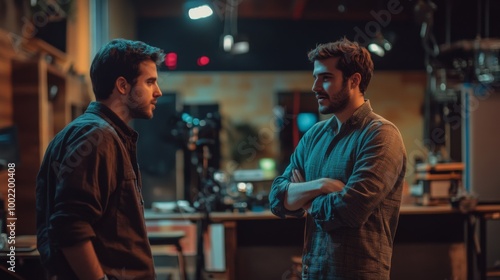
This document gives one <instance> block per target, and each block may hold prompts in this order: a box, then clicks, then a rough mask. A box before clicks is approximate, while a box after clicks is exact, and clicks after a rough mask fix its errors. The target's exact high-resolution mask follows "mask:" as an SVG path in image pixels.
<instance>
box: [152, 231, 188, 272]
mask: <svg viewBox="0 0 500 280" xmlns="http://www.w3.org/2000/svg"><path fill="white" fill-rule="evenodd" d="M185 236H186V234H185V233H184V232H183V231H165V232H149V233H148V238H149V243H150V244H151V245H174V246H175V249H176V250H177V261H178V265H179V276H180V279H181V280H187V275H186V262H185V259H184V254H183V253H182V247H181V243H180V240H181V239H182V238H184V237H185Z"/></svg>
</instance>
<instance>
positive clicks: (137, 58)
mask: <svg viewBox="0 0 500 280" xmlns="http://www.w3.org/2000/svg"><path fill="white" fill-rule="evenodd" d="M163 59H164V54H163V51H162V50H161V49H159V48H156V47H152V46H150V45H148V44H146V43H144V42H140V41H131V40H126V39H114V40H112V41H111V42H109V43H108V44H106V45H104V46H103V47H102V48H101V49H100V50H99V52H98V53H97V54H96V55H95V57H94V60H93V61H92V65H91V66H90V79H91V80H92V88H93V90H94V94H95V97H96V99H97V100H106V99H108V98H109V96H110V95H111V92H112V91H113V87H114V86H115V81H116V79H118V77H124V78H125V79H126V80H127V82H129V83H130V84H132V85H135V83H136V82H137V77H138V76H139V75H140V73H139V64H141V62H143V61H147V60H152V61H153V62H155V63H156V64H157V65H158V64H160V63H161V62H162V61H163Z"/></svg>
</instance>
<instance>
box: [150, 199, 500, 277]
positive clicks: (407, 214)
mask: <svg viewBox="0 0 500 280" xmlns="http://www.w3.org/2000/svg"><path fill="white" fill-rule="evenodd" d="M400 214H401V218H400V225H399V227H398V233H397V234H396V241H395V242H396V243H397V242H409V241H408V240H410V239H411V240H416V242H423V241H422V240H425V238H428V240H427V241H428V242H446V241H450V242H462V243H465V248H466V252H465V253H466V258H467V278H468V279H476V278H477V277H476V276H478V275H479V276H480V278H481V279H485V277H486V276H485V271H486V260H485V251H486V242H485V238H486V237H485V232H484V228H485V226H484V223H485V219H486V218H487V217H490V216H492V215H500V205H478V206H477V207H476V208H475V209H474V210H473V211H471V212H469V213H467V214H464V213H461V212H460V211H458V210H456V209H453V208H452V207H451V206H448V205H445V206H414V205H404V206H402V207H401V212H400ZM145 217H146V220H147V221H159V220H173V221H181V220H188V221H192V222H199V221H201V220H204V219H203V218H204V217H205V215H204V214H202V213H157V212H153V211H151V210H146V211H145ZM473 217H475V218H478V219H477V220H478V221H479V223H475V220H474V219H472V218H473ZM208 221H209V222H210V223H221V224H223V225H224V228H225V230H224V231H225V240H224V243H225V244H224V245H225V254H226V255H225V259H226V272H225V279H237V278H238V277H237V276H239V275H237V273H236V269H237V263H236V259H237V252H238V248H239V246H241V245H242V244H244V245H245V246H246V245H248V246H259V245H269V244H271V243H273V242H275V244H286V242H293V243H294V244H296V245H297V246H302V242H303V224H304V222H303V221H304V219H301V218H299V219H297V218H292V217H291V218H287V219H286V220H282V219H280V218H278V217H276V216H274V215H273V214H272V213H271V212H270V211H269V210H267V211H263V212H245V213H232V212H212V213H210V214H209V215H208ZM416 221H419V222H418V223H416ZM278 224H279V225H278ZM422 224H424V225H425V227H422ZM274 225H276V228H277V230H279V231H280V232H281V233H278V232H274V231H270V230H269V227H274ZM477 226H479V227H478V228H477ZM301 227H302V228H301ZM259 228H264V232H262V233H259V231H262V230H261V229H259ZM249 231H251V232H252V233H251V234H250V233H249ZM283 232H286V233H287V236H286V237H284V239H286V240H279V239H278V238H279V237H280V235H282V234H283ZM476 232H478V233H479V236H477V235H476ZM274 234H275V235H274ZM269 235H274V236H269ZM272 238H274V241H270V240H271V239H272ZM475 238H476V239H478V240H479V241H480V249H479V251H480V253H478V254H476V251H477V250H476V249H477V248H475ZM251 239H254V240H251ZM290 240H292V241H290ZM451 240H453V241H451ZM275 244H273V245H275ZM199 248H200V247H199ZM476 258H477V260H478V261H477V262H476V261H475V260H476Z"/></svg>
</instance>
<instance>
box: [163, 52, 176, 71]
mask: <svg viewBox="0 0 500 280" xmlns="http://www.w3.org/2000/svg"><path fill="white" fill-rule="evenodd" d="M165 65H166V66H167V67H168V69H170V70H173V69H175V68H176V67H177V54H176V53H174V52H170V53H167V55H165Z"/></svg>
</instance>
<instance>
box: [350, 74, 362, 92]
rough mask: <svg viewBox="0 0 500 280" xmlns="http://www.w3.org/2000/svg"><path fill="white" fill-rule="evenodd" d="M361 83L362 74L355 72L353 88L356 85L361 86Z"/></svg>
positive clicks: (352, 81) (352, 78) (352, 79)
mask: <svg viewBox="0 0 500 280" xmlns="http://www.w3.org/2000/svg"><path fill="white" fill-rule="evenodd" d="M360 83H361V74H359V73H358V72H356V73H354V74H352V75H351V89H355V88H356V87H359V84H360Z"/></svg>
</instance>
